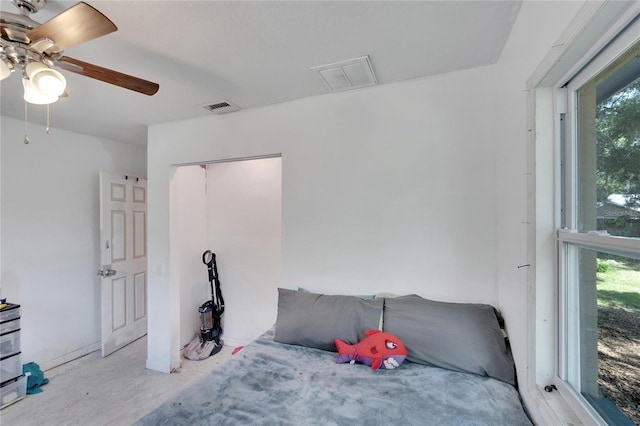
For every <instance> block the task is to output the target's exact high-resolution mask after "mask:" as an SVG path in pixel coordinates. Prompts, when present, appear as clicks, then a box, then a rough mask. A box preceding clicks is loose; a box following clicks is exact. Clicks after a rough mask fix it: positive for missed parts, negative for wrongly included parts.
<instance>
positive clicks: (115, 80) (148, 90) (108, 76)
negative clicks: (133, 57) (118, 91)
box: [57, 56, 160, 96]
mask: <svg viewBox="0 0 640 426" xmlns="http://www.w3.org/2000/svg"><path fill="white" fill-rule="evenodd" d="M66 64H70V65H66ZM57 65H58V66H59V67H61V68H64V69H65V70H67V71H70V72H74V73H76V74H80V75H84V76H85V77H90V78H95V79H96V80H100V81H104V82H105V83H110V84H114V85H116V86H120V87H124V88H125V89H129V90H133V91H134V92H139V93H144V94H145V95H149V96H151V95H154V94H155V93H156V92H157V91H158V89H159V88H160V85H158V83H153V82H151V81H147V80H143V79H141V78H138V77H133V76H131V75H127V74H123V73H121V72H118V71H113V70H110V69H107V68H103V67H99V66H98V65H93V64H90V63H87V62H83V61H80V60H78V59H74V58H70V57H68V56H62V57H61V58H60V59H58V62H57Z"/></svg>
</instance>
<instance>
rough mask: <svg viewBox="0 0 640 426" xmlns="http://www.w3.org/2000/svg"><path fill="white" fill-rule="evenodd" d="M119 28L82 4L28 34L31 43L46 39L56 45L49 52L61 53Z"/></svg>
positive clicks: (95, 10) (90, 7)
mask: <svg viewBox="0 0 640 426" xmlns="http://www.w3.org/2000/svg"><path fill="white" fill-rule="evenodd" d="M117 30H118V27H116V26H115V24H114V23H113V22H111V21H110V20H109V18H107V17H106V16H104V15H103V14H102V13H100V12H99V11H98V10H97V9H95V8H93V7H92V6H89V5H88V4H86V3H84V2H80V3H78V4H76V5H75V6H72V7H70V8H69V9H67V10H65V11H64V12H62V13H60V14H58V15H56V16H54V17H53V18H51V19H49V20H48V21H47V22H45V23H43V24H42V25H40V26H38V27H36V28H34V29H32V30H31V31H29V32H28V33H27V37H28V38H29V40H31V41H37V40H41V39H44V38H48V39H50V40H53V42H54V43H55V45H54V46H53V47H51V48H49V49H47V52H49V53H51V52H60V51H61V50H65V49H68V48H69V47H73V46H77V45H78V44H81V43H84V42H86V41H89V40H93V39H95V38H98V37H101V36H103V35H106V34H109V33H111V32H113V31H117Z"/></svg>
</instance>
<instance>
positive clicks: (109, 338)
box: [98, 173, 147, 356]
mask: <svg viewBox="0 0 640 426" xmlns="http://www.w3.org/2000/svg"><path fill="white" fill-rule="evenodd" d="M100 258H101V262H102V267H101V269H100V270H99V271H98V275H101V276H102V279H101V281H102V296H101V304H102V309H101V311H102V312H101V318H102V356H107V355H109V354H110V353H112V352H115V351H117V350H118V349H120V348H122V347H123V346H125V345H127V344H129V343H131V342H133V341H134V340H136V339H138V338H140V337H142V336H144V335H145V334H146V333H147V181H146V180H144V179H138V178H136V177H131V176H125V175H113V174H108V173H100Z"/></svg>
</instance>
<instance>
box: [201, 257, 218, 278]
mask: <svg viewBox="0 0 640 426" xmlns="http://www.w3.org/2000/svg"><path fill="white" fill-rule="evenodd" d="M202 263H204V264H205V265H207V272H209V282H210V283H211V282H213V279H214V278H215V276H216V275H217V274H215V273H214V270H213V269H214V268H215V264H216V254H215V253H212V252H211V250H207V251H205V252H204V253H202Z"/></svg>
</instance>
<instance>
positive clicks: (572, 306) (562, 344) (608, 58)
mask: <svg viewBox="0 0 640 426" xmlns="http://www.w3.org/2000/svg"><path fill="white" fill-rule="evenodd" d="M638 42H640V22H635V23H633V24H632V25H631V26H630V27H629V28H627V29H625V30H624V32H622V33H620V34H619V35H618V36H617V37H616V38H615V39H614V40H612V42H611V44H610V45H608V46H607V47H606V48H605V49H604V50H602V51H601V52H599V53H598V55H597V56H596V57H594V58H593V60H592V61H591V62H590V63H589V64H588V65H587V66H586V67H585V68H583V69H582V70H580V72H579V73H577V74H576V75H575V76H573V77H572V78H571V79H570V82H569V84H568V85H567V90H566V91H562V92H558V95H560V96H565V94H566V96H567V105H568V108H567V111H566V115H565V126H564V130H565V135H564V140H565V153H564V157H565V170H564V173H565V177H566V181H565V186H564V191H565V199H564V200H561V203H562V205H563V207H564V209H565V221H566V223H565V224H564V225H565V227H564V228H563V229H559V230H558V261H557V268H558V286H559V298H560V300H562V303H560V304H559V305H558V306H559V309H558V325H559V331H560V333H559V336H561V339H562V340H560V341H559V342H558V352H559V353H558V366H557V375H556V382H557V383H560V384H561V385H562V387H563V390H564V392H568V391H571V392H570V395H571V397H573V398H576V399H577V400H578V402H579V403H580V404H581V405H583V406H584V408H585V410H586V411H587V412H588V413H589V415H590V416H592V417H593V418H594V419H595V420H596V421H597V422H598V423H603V424H606V423H605V421H604V419H602V417H601V416H600V415H599V414H598V413H597V412H596V411H595V409H594V408H593V407H592V406H591V405H590V404H589V403H588V402H587V401H586V399H585V398H584V397H583V396H582V395H580V394H579V393H578V391H576V390H575V389H581V387H582V384H581V371H580V358H581V357H580V323H579V312H580V302H579V300H578V294H579V289H577V288H573V287H571V286H573V285H576V284H577V283H578V277H577V273H578V266H577V265H576V263H575V260H576V259H577V251H578V249H579V248H585V249H590V250H594V251H596V252H606V253H611V254H618V255H622V256H626V257H631V258H635V259H640V238H628V237H617V236H611V235H605V234H602V233H599V232H598V231H597V230H595V229H594V230H587V231H585V232H578V231H577V228H578V210H579V209H578V206H577V203H578V196H577V191H578V183H579V176H578V172H577V167H575V165H576V160H577V152H578V137H577V134H578V130H577V124H578V123H577V121H578V117H577V114H578V112H577V111H578V107H577V92H578V90H580V88H582V87H583V86H584V85H585V84H586V83H587V82H588V81H589V80H591V79H592V78H593V77H595V76H597V75H598V74H599V73H601V72H603V70H604V68H605V67H606V66H607V65H609V64H610V63H611V62H613V61H614V60H615V59H616V58H617V57H619V56H620V55H621V54H623V53H624V52H625V51H626V50H627V49H629V48H630V47H631V46H633V45H634V44H636V43H638ZM558 186H559V185H558ZM569 383H573V384H574V386H575V389H570V385H569ZM556 386H557V384H556Z"/></svg>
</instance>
